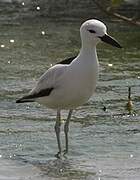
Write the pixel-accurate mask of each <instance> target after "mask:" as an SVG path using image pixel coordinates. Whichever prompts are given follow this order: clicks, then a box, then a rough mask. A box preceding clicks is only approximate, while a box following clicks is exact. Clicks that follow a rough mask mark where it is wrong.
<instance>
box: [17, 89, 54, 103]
mask: <svg viewBox="0 0 140 180" xmlns="http://www.w3.org/2000/svg"><path fill="white" fill-rule="evenodd" d="M52 90H53V88H47V89H43V90H41V91H39V92H38V93H34V94H30V95H27V96H24V97H22V98H20V99H18V100H17V101H16V103H24V102H34V99H36V98H39V97H44V96H49V95H50V93H51V92H52Z"/></svg>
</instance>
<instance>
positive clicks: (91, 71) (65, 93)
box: [16, 19, 122, 158]
mask: <svg viewBox="0 0 140 180" xmlns="http://www.w3.org/2000/svg"><path fill="white" fill-rule="evenodd" d="M80 37H81V49H80V50H79V54H78V55H77V56H74V57H70V58H68V59H64V60H62V61H61V62H59V63H57V64H55V65H54V66H52V67H50V68H49V69H48V70H47V71H46V72H45V73H44V74H43V75H42V76H41V77H40V78H39V80H38V81H37V83H36V85H35V87H34V88H33V89H32V90H31V91H30V92H29V93H28V94H27V95H25V96H23V97H21V98H19V99H18V100H16V103H26V102H37V103H39V104H42V105H44V106H46V107H47V108H51V109H55V110H56V112H57V113H56V122H55V126H54V129H55V133H56V139H57V145H58V152H57V154H56V155H55V156H56V157H57V158H60V157H61V155H62V153H63V155H65V154H67V153H68V150H69V145H68V144H69V141H68V133H69V123H70V119H71V116H72V112H73V110H74V109H76V108H77V107H78V106H81V105H83V104H84V103H86V102H87V101H88V100H89V99H90V97H91V96H92V95H93V94H94V92H95V89H96V84H97V80H98V75H99V62H98V57H97V52H96V45H97V44H98V43H99V42H101V41H103V42H105V43H108V44H110V45H112V46H114V47H117V48H122V46H121V45H120V44H119V42H118V41H117V40H116V39H114V38H113V37H111V36H110V35H108V33H107V27H106V25H105V24H104V23H103V22H101V21H100V20H97V19H89V20H87V21H85V22H83V23H82V25H81V27H80ZM62 110H68V116H67V119H66V121H65V124H64V134H65V150H64V151H62V148H61V139H60V131H61V129H60V127H61V111H62Z"/></svg>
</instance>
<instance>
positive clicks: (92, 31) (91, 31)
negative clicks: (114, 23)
mask: <svg viewBox="0 0 140 180" xmlns="http://www.w3.org/2000/svg"><path fill="white" fill-rule="evenodd" d="M88 31H89V32H90V33H96V32H95V31H94V30H92V29H90V30H88Z"/></svg>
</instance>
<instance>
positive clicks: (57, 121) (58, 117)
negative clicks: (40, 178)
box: [54, 110, 61, 158]
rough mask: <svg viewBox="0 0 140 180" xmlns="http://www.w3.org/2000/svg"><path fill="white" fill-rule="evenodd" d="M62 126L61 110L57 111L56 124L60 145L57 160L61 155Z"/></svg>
mask: <svg viewBox="0 0 140 180" xmlns="http://www.w3.org/2000/svg"><path fill="white" fill-rule="evenodd" d="M60 126H61V114H60V110H58V111H57V118H56V123H55V127H54V128H55V133H56V138H57V144H58V150H59V151H58V153H57V154H56V155H55V156H56V157H57V158H60V155H61V142H60Z"/></svg>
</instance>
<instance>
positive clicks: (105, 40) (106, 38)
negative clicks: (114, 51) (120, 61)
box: [100, 34, 122, 48]
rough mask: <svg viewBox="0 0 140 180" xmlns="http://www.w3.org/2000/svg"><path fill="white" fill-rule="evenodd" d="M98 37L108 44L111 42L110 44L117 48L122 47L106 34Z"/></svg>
mask: <svg viewBox="0 0 140 180" xmlns="http://www.w3.org/2000/svg"><path fill="white" fill-rule="evenodd" d="M100 39H101V40H102V41H104V42H106V43H108V44H111V45H112V46H115V47H117V48H122V46H121V45H120V44H119V43H118V42H117V41H116V40H115V39H114V38H112V37H111V36H109V35H108V34H105V35H104V36H102V37H100Z"/></svg>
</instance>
